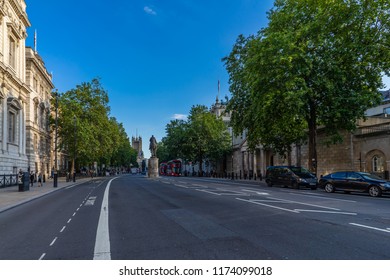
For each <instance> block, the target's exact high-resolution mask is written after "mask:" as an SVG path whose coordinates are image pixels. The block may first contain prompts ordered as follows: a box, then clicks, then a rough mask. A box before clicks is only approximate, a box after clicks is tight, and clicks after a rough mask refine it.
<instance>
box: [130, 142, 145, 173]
mask: <svg viewBox="0 0 390 280" xmlns="http://www.w3.org/2000/svg"><path fill="white" fill-rule="evenodd" d="M131 146H132V147H133V149H134V150H136V151H137V163H138V167H139V168H142V167H143V166H147V165H145V164H146V163H145V162H144V161H145V157H144V152H143V150H142V137H141V136H136V137H134V136H133V137H131Z"/></svg>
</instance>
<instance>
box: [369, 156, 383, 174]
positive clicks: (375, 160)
mask: <svg viewBox="0 0 390 280" xmlns="http://www.w3.org/2000/svg"><path fill="white" fill-rule="evenodd" d="M371 162H372V172H383V161H382V158H381V157H380V156H377V155H375V156H373V157H372V161H371Z"/></svg>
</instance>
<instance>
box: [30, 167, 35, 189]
mask: <svg viewBox="0 0 390 280" xmlns="http://www.w3.org/2000/svg"><path fill="white" fill-rule="evenodd" d="M34 177H35V176H34V172H32V171H31V173H30V185H31V187H33V186H34V179H35V178H34Z"/></svg>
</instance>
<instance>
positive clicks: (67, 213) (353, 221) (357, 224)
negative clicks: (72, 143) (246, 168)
mask: <svg viewBox="0 0 390 280" xmlns="http://www.w3.org/2000/svg"><path fill="white" fill-rule="evenodd" d="M0 232H1V238H0V259H3V260H18V259H26V260H35V259H44V260H46V259H55V260H61V259H67V260H79V259H86V260H88V259H89V260H90V259H119V260H154V259H155V260H164V259H172V260H176V259H178V260H191V259H194V260H198V259H202V260H214V259H228V260H232V259H238V260H244V259H263V260H267V259H270V260H274V259H276V260H284V259H297V260H317V259H321V260H327V259H347V260H355V259H382V260H387V259H390V250H389V249H390V245H389V239H390V197H386V196H384V197H382V198H372V197H369V196H368V195H366V194H349V195H347V194H343V193H331V194H328V193H325V192H324V191H322V190H309V189H307V190H295V189H288V188H281V187H267V186H266V185H265V184H264V183H260V182H259V181H257V182H254V181H251V182H250V181H246V182H242V181H230V180H222V179H221V180H219V179H209V178H186V177H185V178H181V177H180V178H174V177H160V178H157V179H149V178H146V177H144V176H138V175H136V176H134V175H124V176H120V177H115V178H113V177H111V178H101V179H98V180H95V181H90V182H87V183H84V184H81V185H78V186H75V187H71V188H67V189H62V190H59V191H56V192H54V193H52V194H50V195H47V196H44V197H42V198H39V199H36V200H34V201H31V202H29V203H26V204H23V205H21V206H18V207H16V208H13V209H10V210H8V211H5V212H3V213H1V214H0Z"/></svg>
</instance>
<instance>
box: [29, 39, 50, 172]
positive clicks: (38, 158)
mask: <svg viewBox="0 0 390 280" xmlns="http://www.w3.org/2000/svg"><path fill="white" fill-rule="evenodd" d="M26 84H27V85H28V86H29V88H30V93H29V98H28V100H27V106H26V138H27V139H26V153H27V158H28V166H29V168H30V170H32V171H35V172H41V173H42V174H43V175H45V176H49V174H50V171H51V168H52V166H53V164H54V162H53V161H51V147H54V145H52V143H51V140H52V137H51V130H50V123H49V118H50V100H51V92H52V90H53V89H54V85H53V83H52V76H51V75H50V74H49V73H48V72H47V70H46V68H45V64H44V62H43V60H42V58H41V57H40V56H39V54H38V53H37V51H36V49H35V50H33V49H32V48H29V47H28V48H26Z"/></svg>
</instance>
